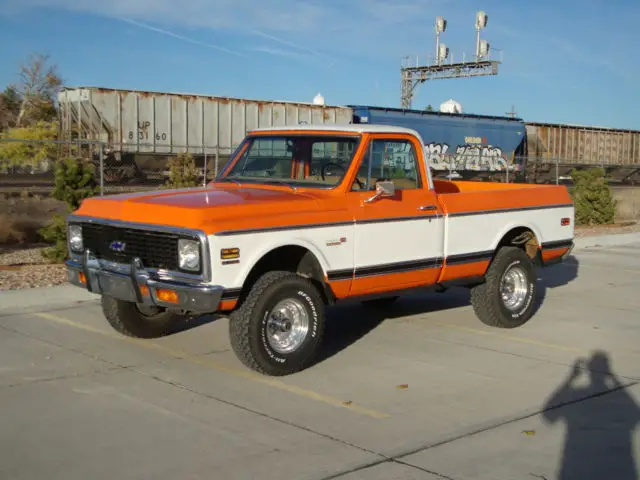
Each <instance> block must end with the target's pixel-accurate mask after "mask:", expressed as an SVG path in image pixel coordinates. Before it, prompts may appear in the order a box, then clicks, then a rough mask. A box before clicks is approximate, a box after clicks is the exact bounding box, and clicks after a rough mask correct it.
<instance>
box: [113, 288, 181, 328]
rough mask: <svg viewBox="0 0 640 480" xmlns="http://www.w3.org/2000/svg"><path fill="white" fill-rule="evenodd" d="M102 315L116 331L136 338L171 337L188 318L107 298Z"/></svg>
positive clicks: (159, 308) (163, 310)
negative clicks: (175, 329) (174, 330)
mask: <svg viewBox="0 0 640 480" xmlns="http://www.w3.org/2000/svg"><path fill="white" fill-rule="evenodd" d="M102 313H103V314H104V316H105V318H106V319H107V321H108V322H109V324H110V325H111V326H112V327H113V328H114V330H116V331H117V332H119V333H121V334H123V335H126V336H128V337H136V338H158V337H163V336H165V335H169V334H170V333H172V331H173V329H174V328H176V327H177V325H178V324H179V323H181V322H183V321H184V320H185V318H186V317H184V316H183V315H180V314H177V313H174V312H172V311H170V310H168V309H166V308H161V307H150V306H147V305H139V304H137V303H133V302H125V301H123V300H118V299H115V298H112V297H107V296H103V297H102Z"/></svg>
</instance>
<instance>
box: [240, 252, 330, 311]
mask: <svg viewBox="0 0 640 480" xmlns="http://www.w3.org/2000/svg"><path fill="white" fill-rule="evenodd" d="M273 270H281V271H287V272H294V273H298V274H299V275H302V276H304V277H306V278H308V279H309V280H311V281H312V282H313V283H314V284H315V285H316V287H317V288H318V290H319V292H320V295H321V296H322V297H323V300H324V301H325V303H333V302H334V300H335V299H334V297H333V293H332V291H331V289H330V288H329V286H328V285H327V284H326V282H325V279H324V274H323V271H322V267H321V266H320V263H319V262H318V259H317V258H316V256H315V255H314V254H313V253H312V252H311V251H310V250H308V249H307V248H304V247H301V246H298V245H286V246H283V247H278V248H275V249H273V250H271V251H270V252H269V253H267V254H265V255H264V256H263V257H262V258H261V259H260V260H259V261H258V262H257V263H256V264H255V265H254V266H253V268H252V269H251V271H250V272H249V275H247V278H246V280H245V281H244V284H243V286H242V290H241V292H240V297H239V301H238V304H240V303H242V302H243V301H244V299H245V298H246V296H247V295H248V293H249V290H251V287H252V286H253V284H254V283H255V282H256V281H257V280H258V278H260V277H261V276H262V275H264V274H265V273H267V272H270V271H273Z"/></svg>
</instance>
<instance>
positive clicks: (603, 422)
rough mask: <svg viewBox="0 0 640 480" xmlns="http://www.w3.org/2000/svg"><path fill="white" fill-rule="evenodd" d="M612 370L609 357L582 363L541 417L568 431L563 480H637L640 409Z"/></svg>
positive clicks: (602, 354)
mask: <svg viewBox="0 0 640 480" xmlns="http://www.w3.org/2000/svg"><path fill="white" fill-rule="evenodd" d="M637 384H638V382H624V381H621V379H619V378H618V377H617V376H616V375H615V374H614V373H613V371H612V369H611V365H610V360H609V355H608V354H607V353H606V352H602V351H596V352H593V354H592V355H591V356H590V358H589V359H578V360H576V362H575V363H574V364H573V367H572V369H571V371H570V372H569V375H568V376H567V379H566V380H565V382H564V383H562V385H560V386H559V387H558V388H557V389H556V390H555V391H554V392H553V393H552V394H551V395H550V397H549V398H548V400H547V402H546V404H545V406H544V411H543V413H542V418H543V419H544V421H546V422H547V423H549V424H554V423H558V422H563V423H564V425H565V428H566V433H565V438H564V450H563V455H562V460H561V463H560V465H559V468H558V472H557V476H554V477H553V478H557V479H558V480H569V479H580V480H590V479H594V480H595V479H598V480H600V479H616V480H637V479H638V478H640V477H639V476H638V474H639V473H640V472H638V466H637V463H636V462H637V459H635V458H634V448H633V436H634V430H635V429H636V427H637V426H638V424H639V423H640V407H639V406H638V404H637V403H636V401H635V400H634V398H633V397H632V396H631V394H630V393H629V390H628V387H629V386H630V385H637Z"/></svg>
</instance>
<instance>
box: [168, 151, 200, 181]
mask: <svg viewBox="0 0 640 480" xmlns="http://www.w3.org/2000/svg"><path fill="white" fill-rule="evenodd" d="M198 177H199V174H198V170H197V169H196V162H195V160H194V159H193V157H192V156H191V154H190V153H180V154H178V156H176V157H173V158H171V159H170V160H169V180H167V182H166V183H165V186H166V187H167V188H187V187H196V186H198Z"/></svg>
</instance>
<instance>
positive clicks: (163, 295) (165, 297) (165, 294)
mask: <svg viewBox="0 0 640 480" xmlns="http://www.w3.org/2000/svg"><path fill="white" fill-rule="evenodd" d="M156 294H157V295H158V300H160V301H162V302H167V303H178V301H179V299H178V293H177V292H175V291H173V290H162V289H159V290H158V291H157V292H156Z"/></svg>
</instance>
